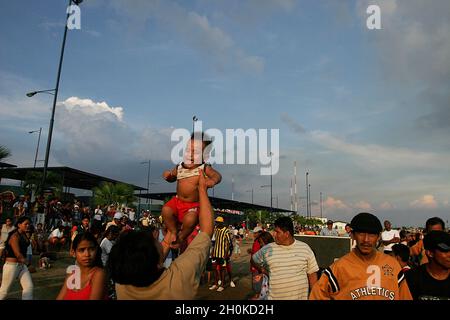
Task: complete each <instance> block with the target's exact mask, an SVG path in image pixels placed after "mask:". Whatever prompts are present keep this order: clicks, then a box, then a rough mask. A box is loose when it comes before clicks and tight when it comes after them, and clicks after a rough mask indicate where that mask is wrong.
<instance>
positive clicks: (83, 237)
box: [72, 232, 103, 268]
mask: <svg viewBox="0 0 450 320" xmlns="http://www.w3.org/2000/svg"><path fill="white" fill-rule="evenodd" d="M83 240H86V241H89V242H91V243H92V244H93V245H94V247H95V248H96V249H97V253H96V255H95V259H94V267H100V268H103V263H102V257H101V252H102V249H101V248H100V246H99V244H98V242H97V238H96V237H95V236H94V235H93V234H92V233H90V232H83V233H79V234H77V236H76V237H75V239H73V241H72V250H73V251H76V250H77V248H78V245H79V244H80V243H81V241H83Z"/></svg>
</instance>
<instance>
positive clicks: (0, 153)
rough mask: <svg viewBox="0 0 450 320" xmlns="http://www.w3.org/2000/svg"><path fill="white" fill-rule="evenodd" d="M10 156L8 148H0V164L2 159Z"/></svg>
mask: <svg viewBox="0 0 450 320" xmlns="http://www.w3.org/2000/svg"><path fill="white" fill-rule="evenodd" d="M10 155H11V151H9V149H8V148H6V147H5V146H0V162H1V161H2V160H3V159H6V158H8V157H9V156H10Z"/></svg>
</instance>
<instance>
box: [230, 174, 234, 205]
mask: <svg viewBox="0 0 450 320" xmlns="http://www.w3.org/2000/svg"><path fill="white" fill-rule="evenodd" d="M231 201H234V176H233V175H231Z"/></svg>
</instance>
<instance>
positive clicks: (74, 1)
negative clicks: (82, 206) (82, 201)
mask: <svg viewBox="0 0 450 320" xmlns="http://www.w3.org/2000/svg"><path fill="white" fill-rule="evenodd" d="M72 2H73V3H75V4H76V5H79V4H80V3H81V2H83V0H69V6H70V5H71V4H72ZM69 17H70V11H67V16H66V21H65V23H64V36H63V42H62V45H61V54H60V57H59V65H58V73H57V76H56V86H55V89H50V90H41V91H33V92H30V93H27V96H28V97H32V96H34V95H35V94H36V93H40V92H45V93H49V92H50V91H54V92H55V93H54V97H53V107H52V116H51V118H50V125H49V130H48V136H47V148H46V149H45V160H44V172H43V174H42V182H41V186H42V188H45V180H46V178H47V169H48V158H49V155H50V146H51V144H52V134H53V123H54V122H55V109H56V101H57V99H58V90H59V80H60V78H61V68H62V63H63V58H64V48H65V46H66V37H67V29H68V27H67V20H68V19H69Z"/></svg>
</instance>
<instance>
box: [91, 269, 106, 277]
mask: <svg viewBox="0 0 450 320" xmlns="http://www.w3.org/2000/svg"><path fill="white" fill-rule="evenodd" d="M93 272H94V275H93V278H94V279H104V278H105V277H106V272H105V270H104V269H103V268H99V267H96V268H95V271H93Z"/></svg>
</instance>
